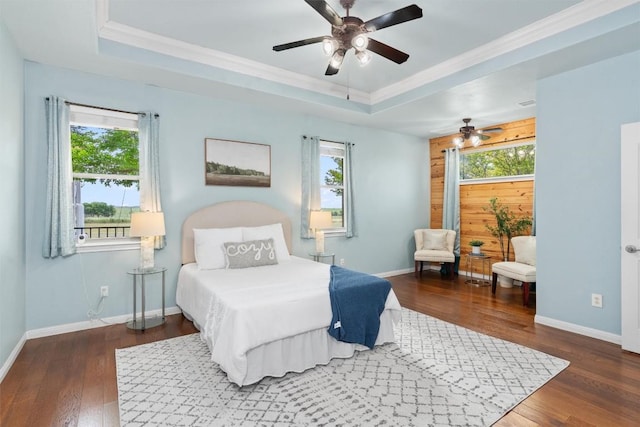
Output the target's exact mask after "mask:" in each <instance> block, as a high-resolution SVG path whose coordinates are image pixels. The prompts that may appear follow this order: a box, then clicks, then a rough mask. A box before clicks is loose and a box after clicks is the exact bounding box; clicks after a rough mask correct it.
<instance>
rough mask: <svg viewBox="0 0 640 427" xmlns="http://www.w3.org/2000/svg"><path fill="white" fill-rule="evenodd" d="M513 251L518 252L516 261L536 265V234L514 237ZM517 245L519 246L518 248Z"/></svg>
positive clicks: (512, 241)
mask: <svg viewBox="0 0 640 427" xmlns="http://www.w3.org/2000/svg"><path fill="white" fill-rule="evenodd" d="M511 243H513V251H514V252H515V253H516V262H521V263H523V264H528V265H532V266H534V267H535V265H536V238H535V237H534V236H526V237H525V238H521V237H518V238H517V239H515V240H514V239H512V240H511ZM516 245H518V247H517V248H516Z"/></svg>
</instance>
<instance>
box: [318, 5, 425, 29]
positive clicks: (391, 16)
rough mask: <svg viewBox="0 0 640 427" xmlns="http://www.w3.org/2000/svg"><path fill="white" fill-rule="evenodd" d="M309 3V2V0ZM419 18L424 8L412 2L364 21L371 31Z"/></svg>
mask: <svg viewBox="0 0 640 427" xmlns="http://www.w3.org/2000/svg"><path fill="white" fill-rule="evenodd" d="M307 3H309V1H308V0H307ZM418 18H422V9H420V8H419V7H418V6H416V5H415V4H412V5H411V6H407V7H403V8H402V9H398V10H396V11H394V12H389V13H385V14H384V15H381V16H378V17H377V18H373V19H370V20H369V21H367V22H365V23H364V26H365V28H366V29H367V31H369V32H371V31H376V30H381V29H383V28H387V27H390V26H392V25H397V24H402V23H403V22H407V21H411V20H413V19H418Z"/></svg>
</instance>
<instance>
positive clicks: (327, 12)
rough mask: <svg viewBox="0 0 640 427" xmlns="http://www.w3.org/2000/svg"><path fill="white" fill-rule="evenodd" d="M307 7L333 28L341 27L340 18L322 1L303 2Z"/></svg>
mask: <svg viewBox="0 0 640 427" xmlns="http://www.w3.org/2000/svg"><path fill="white" fill-rule="evenodd" d="M304 1H306V2H307V4H308V5H309V6H311V7H312V8H314V9H315V10H316V12H318V13H319V14H320V15H322V17H323V18H324V19H326V20H327V21H329V23H330V24H331V25H333V26H335V27H339V26H341V25H343V22H342V18H341V17H340V15H338V14H337V13H336V11H335V10H333V9H332V8H331V6H329V5H328V4H327V2H326V1H324V0H304Z"/></svg>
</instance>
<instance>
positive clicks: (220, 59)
mask: <svg viewBox="0 0 640 427" xmlns="http://www.w3.org/2000/svg"><path fill="white" fill-rule="evenodd" d="M96 3H97V6H96V21H97V29H98V37H100V38H103V39H106V40H111V41H114V42H117V43H121V44H123V45H127V46H132V47H136V48H140V49H145V50H149V51H152V52H156V53H160V54H163V55H168V56H171V57H174V58H179V59H184V60H186V61H191V62H195V63H199V64H204V65H208V66H211V67H215V68H219V69H223V70H227V71H231V72H234V73H239V74H244V75H247V76H251V77H255V78H259V79H263V80H267V81H270V82H274V83H279V84H283V85H286V86H291V87H296V88H299V89H304V90H308V91H312V92H317V93H320V94H323V95H329V96H333V97H336V98H344V94H345V93H347V92H348V93H349V96H350V99H351V100H352V101H355V102H360V103H363V104H365V105H370V104H371V100H370V96H369V94H368V93H366V92H364V91H359V90H356V89H353V88H346V87H343V86H341V85H337V84H335V83H330V82H327V81H324V80H320V79H316V78H313V77H309V76H305V75H303V74H299V73H294V72H292V71H288V70H284V69H282V68H278V67H273V66H270V65H266V64H263V63H261V62H257V61H252V60H250V59H246V58H242V57H239V56H236V55H231V54H228V53H225V52H220V51H217V50H214V49H209V48H205V47H202V46H198V45H194V44H191V43H186V42H183V41H180V40H176V39H173V38H170V37H165V36H162V35H159V34H155V33H152V32H148V31H144V30H139V29H137V28H134V27H131V26H128V25H123V24H120V23H118V22H115V21H111V20H110V19H109V0H96Z"/></svg>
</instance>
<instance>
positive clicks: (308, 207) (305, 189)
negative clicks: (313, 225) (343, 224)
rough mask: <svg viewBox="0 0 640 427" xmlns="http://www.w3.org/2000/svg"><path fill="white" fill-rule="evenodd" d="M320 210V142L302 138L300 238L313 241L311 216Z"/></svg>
mask: <svg viewBox="0 0 640 427" xmlns="http://www.w3.org/2000/svg"><path fill="white" fill-rule="evenodd" d="M318 209H320V140H319V139H318V137H317V136H305V135H303V136H302V209H301V218H300V236H301V237H302V238H303V239H311V238H312V237H313V234H312V233H311V232H310V229H309V214H310V213H311V211H315V210H318Z"/></svg>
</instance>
